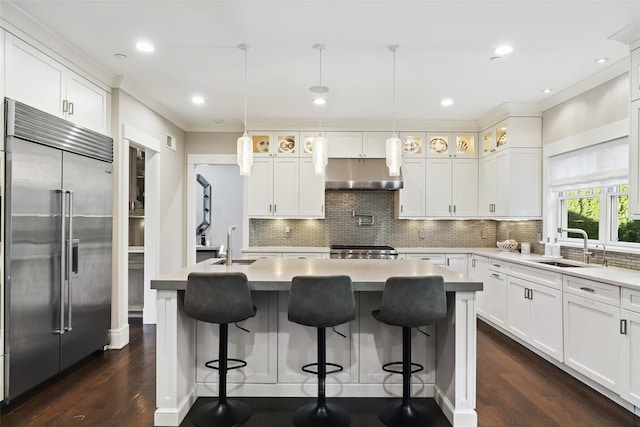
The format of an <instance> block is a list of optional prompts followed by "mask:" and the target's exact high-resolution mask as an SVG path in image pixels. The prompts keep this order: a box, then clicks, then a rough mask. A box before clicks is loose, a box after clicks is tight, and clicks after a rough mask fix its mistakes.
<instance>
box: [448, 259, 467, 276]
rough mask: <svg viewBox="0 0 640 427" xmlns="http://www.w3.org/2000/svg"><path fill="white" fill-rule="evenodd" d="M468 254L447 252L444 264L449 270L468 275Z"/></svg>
mask: <svg viewBox="0 0 640 427" xmlns="http://www.w3.org/2000/svg"><path fill="white" fill-rule="evenodd" d="M467 258H468V256H467V254H447V255H446V260H445V263H444V266H445V268H446V269H447V270H451V271H455V272H456V273H460V274H464V275H465V276H466V275H467Z"/></svg>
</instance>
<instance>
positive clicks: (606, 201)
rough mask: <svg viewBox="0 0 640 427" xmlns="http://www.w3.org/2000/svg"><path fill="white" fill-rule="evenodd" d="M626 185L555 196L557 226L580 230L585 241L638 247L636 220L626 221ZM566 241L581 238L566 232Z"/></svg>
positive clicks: (639, 231)
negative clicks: (584, 235)
mask: <svg viewBox="0 0 640 427" xmlns="http://www.w3.org/2000/svg"><path fill="white" fill-rule="evenodd" d="M628 190H629V186H628V185H626V184H622V185H616V186H610V187H594V188H581V189H576V190H566V191H560V192H558V193H557V199H558V202H559V203H558V224H559V225H560V226H562V227H563V228H580V229H582V230H584V231H586V232H587V236H588V237H589V240H592V241H601V242H606V243H607V244H613V245H619V246H631V245H636V246H640V245H639V243H640V221H636V220H630V219H629V200H628ZM564 237H566V238H567V239H580V240H581V239H582V235H581V234H578V233H566V235H565V236H564Z"/></svg>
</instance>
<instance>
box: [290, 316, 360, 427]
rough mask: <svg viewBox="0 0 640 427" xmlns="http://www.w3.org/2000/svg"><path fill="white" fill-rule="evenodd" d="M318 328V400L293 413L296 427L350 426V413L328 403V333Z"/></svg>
mask: <svg viewBox="0 0 640 427" xmlns="http://www.w3.org/2000/svg"><path fill="white" fill-rule="evenodd" d="M317 329H318V400H317V402H316V403H310V404H308V405H304V406H302V407H300V408H298V409H296V411H295V412H294V413H293V417H292V418H293V424H295V425H296V427H348V425H349V424H350V423H351V417H350V416H349V413H348V412H347V411H346V410H345V409H344V408H342V407H341V406H338V405H335V404H333V403H327V395H326V378H327V333H326V329H325V328H317Z"/></svg>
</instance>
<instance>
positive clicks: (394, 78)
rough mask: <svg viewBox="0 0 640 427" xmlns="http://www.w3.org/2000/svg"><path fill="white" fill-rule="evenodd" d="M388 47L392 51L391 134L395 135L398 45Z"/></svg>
mask: <svg viewBox="0 0 640 427" xmlns="http://www.w3.org/2000/svg"><path fill="white" fill-rule="evenodd" d="M389 49H390V50H391V51H392V52H393V84H392V88H393V89H392V90H393V94H392V101H391V105H392V107H391V108H393V127H392V131H393V132H392V134H393V135H395V134H396V50H397V49H398V46H397V45H392V46H389Z"/></svg>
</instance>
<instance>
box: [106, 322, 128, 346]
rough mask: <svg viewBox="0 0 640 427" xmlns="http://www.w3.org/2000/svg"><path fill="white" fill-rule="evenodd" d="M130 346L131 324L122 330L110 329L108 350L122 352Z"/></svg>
mask: <svg viewBox="0 0 640 427" xmlns="http://www.w3.org/2000/svg"><path fill="white" fill-rule="evenodd" d="M127 344H129V324H126V325H124V326H123V327H122V328H120V329H109V345H108V346H107V350H120V349H122V348H124V347H125V346H126V345H127Z"/></svg>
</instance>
